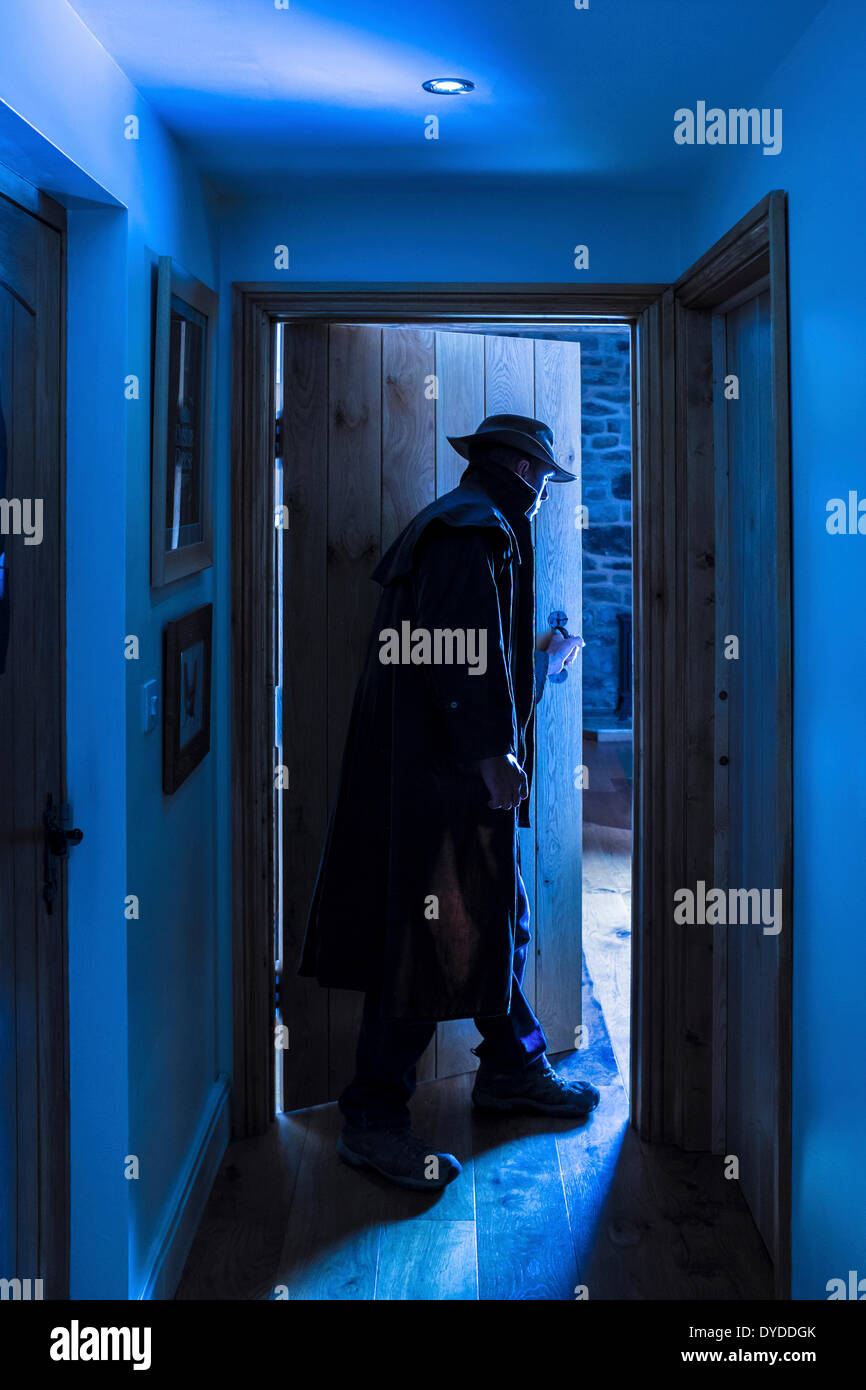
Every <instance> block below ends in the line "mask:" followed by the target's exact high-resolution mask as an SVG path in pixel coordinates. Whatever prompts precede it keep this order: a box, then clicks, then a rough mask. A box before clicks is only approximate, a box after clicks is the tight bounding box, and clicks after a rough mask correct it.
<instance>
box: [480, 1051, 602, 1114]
mask: <svg viewBox="0 0 866 1390" xmlns="http://www.w3.org/2000/svg"><path fill="white" fill-rule="evenodd" d="M599 1099H600V1097H599V1093H598V1091H597V1090H596V1089H595V1087H594V1086H590V1084H589V1082H588V1081H566V1079H565V1077H563V1076H559V1075H558V1074H557V1073H556V1072H555V1071H554V1069H553V1067H552V1066H551V1065H550V1063H549V1062H548V1060H547V1058H546V1057H539V1058H538V1060H537V1061H535V1062H532V1063H531V1064H530V1065H529V1066H528V1067H523V1068H522V1069H521V1070H520V1071H518V1072H511V1073H510V1074H508V1075H503V1074H501V1073H496V1072H492V1071H490V1070H489V1069H488V1068H487V1067H485V1066H484V1064H483V1063H482V1065H481V1066H480V1067H479V1068H478V1074H477V1076H476V1078H475V1085H474V1086H473V1088H472V1102H473V1104H474V1105H477V1106H478V1108H479V1110H500V1111H514V1110H531V1111H535V1112H537V1113H538V1114H541V1115H561V1116H563V1118H565V1119H582V1118H583V1116H584V1115H588V1114H589V1113H590V1111H591V1110H594V1109H595V1107H596V1106H597V1105H598V1102H599Z"/></svg>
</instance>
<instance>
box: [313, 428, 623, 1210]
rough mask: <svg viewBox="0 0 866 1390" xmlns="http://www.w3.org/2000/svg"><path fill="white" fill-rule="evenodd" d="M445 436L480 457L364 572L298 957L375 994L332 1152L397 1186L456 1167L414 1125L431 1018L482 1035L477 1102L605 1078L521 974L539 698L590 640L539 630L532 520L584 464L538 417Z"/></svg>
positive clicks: (552, 1099) (339, 984)
mask: <svg viewBox="0 0 866 1390" xmlns="http://www.w3.org/2000/svg"><path fill="white" fill-rule="evenodd" d="M450 443H451V444H452V445H453V446H454V448H456V449H457V450H458V452H459V453H460V454H461V455H462V456H463V457H465V458H467V459H468V460H469V467H468V468H467V469H466V471H465V472H464V474H463V476H462V478H461V479H460V484H459V486H458V487H456V488H454V489H453V491H451V492H449V493H447V494H446V495H445V496H443V497H440V498H438V499H437V500H436V501H435V502H433V503H431V504H430V506H428V507H426V508H425V509H424V510H423V511H422V512H420V513H419V515H418V516H416V517H415V519H414V520H413V521H411V522H410V523H409V525H408V526H407V527H406V528H405V530H404V531H403V532H402V533H401V535H399V536H398V537H397V539H396V540H395V541H394V543H393V545H392V546H391V547H390V549H389V550H388V552H387V554H386V555H385V556H384V557H383V558H382V560H381V562H380V563H379V565H378V567H377V568H376V570H375V571H374V574H373V578H374V580H375V581H376V582H377V583H379V584H380V585H381V586H382V595H381V598H380V601H379V606H378V609H377V612H376V616H375V619H374V622H373V629H372V633H371V637H370V643H369V647H368V650H367V656H366V660H365V664H364V668H363V671H362V673H361V678H360V681H359V683H358V688H357V691H356V694H355V701H354V705H353V709H352V715H351V719H350V724H349V730H348V734H347V739H346V748H345V753H344V756H343V765H342V770H341V774H340V784H339V791H338V795H337V801H336V805H335V807H334V810H333V812H332V815H331V820H330V824H329V827H328V835H327V840H326V843H325V849H324V853H323V856H322V862H321V865H320V867H319V873H318V877H317V880H316V887H315V892H314V896H313V903H312V906H311V909H310V916H309V921H308V924H307V933H306V939H305V942H304V949H303V954H302V959H301V965H300V973H301V974H302V975H311V976H314V977H315V978H316V979H317V980H318V981H319V983H320V984H322V985H325V986H329V987H332V988H344V989H355V990H363V991H364V992H365V996H366V997H365V1003H364V1015H363V1021H362V1025H361V1031H360V1036H359V1040H358V1056H357V1071H356V1075H355V1078H354V1080H353V1081H352V1082H351V1084H350V1085H349V1086H348V1087H347V1088H346V1090H345V1091H344V1092H343V1094H342V1095H341V1097H340V1102H339V1104H340V1109H341V1110H342V1112H343V1115H344V1118H345V1122H346V1124H345V1128H344V1131H343V1134H342V1135H341V1137H340V1140H339V1142H338V1152H339V1154H340V1156H341V1157H342V1158H343V1159H344V1160H345V1161H347V1162H349V1163H352V1164H355V1165H356V1166H368V1167H372V1168H375V1169H377V1170H378V1171H379V1172H381V1173H384V1174H385V1176H387V1177H389V1178H391V1179H392V1180H393V1181H394V1182H398V1183H400V1184H402V1185H403V1186H409V1187H420V1188H423V1189H426V1188H429V1187H440V1186H443V1185H444V1184H445V1183H446V1182H449V1181H451V1179H452V1178H454V1177H456V1176H457V1175H458V1174H459V1172H460V1171H461V1169H460V1164H459V1163H458V1161H457V1159H456V1158H454V1156H453V1155H451V1154H444V1153H435V1152H431V1151H430V1148H429V1145H426V1144H424V1143H423V1142H422V1140H421V1139H419V1138H418V1137H417V1136H416V1135H415V1134H414V1133H413V1132H412V1130H411V1128H410V1120H409V1111H408V1104H407V1103H408V1101H409V1099H410V1097H411V1096H412V1094H413V1091H414V1089H415V1064H416V1062H417V1061H418V1058H419V1057H420V1056H421V1054H422V1052H423V1051H424V1049H425V1048H426V1047H427V1045H428V1043H429V1042H430V1040H431V1038H432V1036H433V1033H434V1031H435V1026H436V1023H437V1021H440V1020H444V1019H452V1018H472V1019H474V1020H475V1024H476V1027H477V1028H478V1030H479V1032H480V1033H481V1035H482V1042H481V1044H480V1046H479V1047H478V1048H476V1049H475V1051H476V1053H477V1055H478V1057H479V1058H480V1067H479V1070H478V1074H477V1077H476V1081H475V1086H474V1089H473V1101H474V1103H475V1104H476V1105H477V1106H479V1107H481V1108H484V1109H489V1110H499V1111H503V1112H508V1111H511V1110H514V1109H517V1108H519V1109H528V1110H533V1111H535V1112H538V1113H543V1114H556V1115H563V1116H584V1115H586V1114H587V1113H588V1112H589V1111H590V1110H591V1109H592V1108H593V1107H594V1106H595V1105H596V1104H597V1103H598V1092H597V1091H596V1090H594V1088H593V1087H591V1086H589V1085H588V1084H587V1083H584V1082H571V1083H569V1082H566V1081H564V1080H563V1079H562V1078H561V1077H559V1076H557V1074H556V1072H555V1071H554V1070H553V1068H552V1067H551V1066H550V1063H549V1062H548V1061H547V1059H546V1057H545V1049H546V1045H547V1044H546V1040H545V1037H544V1033H543V1031H542V1028H541V1024H540V1023H539V1021H538V1019H537V1018H536V1017H535V1014H534V1013H533V1011H532V1009H531V1007H530V1005H529V1003H528V1001H527V1000H526V998H525V996H524V994H523V991H522V988H521V985H522V980H523V973H524V967H525V962H526V949H527V944H528V942H529V929H528V923H529V909H528V903H527V898H526V891H525V889H524V885H523V881H522V879H521V877H520V869H519V850H518V834H517V831H518V826H528V825H529V818H528V814H527V803H526V798H527V796H528V792H529V780H530V777H531V771H532V746H531V742H532V712H533V707H534V704H535V703H536V701H537V700H538V699H539V698H540V697H541V693H542V691H543V688H544V683H545V679H546V675H547V674H551V675H552V674H555V673H556V672H558V671H560V670H562V669H563V668H564V667H565V666H567V665H568V664H569V663H570V662H571V661H572V660H573V659H574V657H575V656H576V654H577V652H578V650H579V649H580V647H581V646H582V645H583V641H582V639H581V638H579V637H578V638H574V637H566V636H563V635H562V634H560V633H547V634H544V635H543V636H542V637H541V638H539V640H538V642H537V643H536V641H535V638H534V615H533V602H534V600H533V588H534V586H533V566H534V558H533V552H532V530H531V526H530V519H531V517H532V516H533V515H534V514H535V512H536V511H537V509H538V507H539V506H540V505H541V503H542V501H543V500H544V499H545V498H546V497H547V495H548V494H547V484H548V480H552V481H556V482H568V481H571V480H573V476H574V475H573V474H571V473H568V472H567V471H566V470H565V469H564V468H561V467H560V466H559V465H558V464H557V462H556V460H555V458H554V455H553V436H552V433H551V431H550V429H549V427H548V426H547V425H545V424H543V423H542V422H541V421H539V420H533V419H529V418H527V417H524V416H516V415H495V416H489V417H488V418H487V419H486V420H484V421H483V422H482V423H481V425H480V426H479V427H478V430H477V431H476V433H475V434H474V435H469V436H464V437H461V438H453V439H451V440H450Z"/></svg>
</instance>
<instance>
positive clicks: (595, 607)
mask: <svg viewBox="0 0 866 1390" xmlns="http://www.w3.org/2000/svg"><path fill="white" fill-rule="evenodd" d="M575 336H577V337H578V338H579V341H580V348H581V354H580V356H581V388H582V389H581V394H582V414H583V435H582V452H583V462H582V474H583V491H582V501H583V503H584V505H585V507H586V508H587V511H588V524H587V529H586V530H585V531H584V533H583V636H584V639H585V641H586V647H585V648H584V651H583V657H582V660H583V707H584V712H585V714H586V715H587V716H589V717H590V718H589V720H588V722H589V724H590V727H591V725H592V722H593V721H592V719H591V716H592V715H593V714H608V713H612V712H613V711H614V709H615V706H616V700H617V693H618V690H619V640H620V639H619V623H618V621H617V616H616V615H617V613H630V612H631V382H630V368H629V330H628V329H627V328H620V327H608V326H603V327H592V328H588V329H587V330H586V331H584V330H583V329H582V328H581V329H580V331H579V333H578V334H576V335H575Z"/></svg>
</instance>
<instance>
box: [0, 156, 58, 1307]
mask: <svg viewBox="0 0 866 1390" xmlns="http://www.w3.org/2000/svg"><path fill="white" fill-rule="evenodd" d="M0 194H2V195H3V196H4V197H5V198H7V199H8V200H9V201H10V202H11V203H14V204H16V205H17V206H18V207H19V208H21V209H22V210H23V211H24V212H26V213H29V214H30V216H31V217H35V218H38V219H39V221H41V222H44V223H45V224H46V225H47V226H49V227H51V228H52V230H53V231H55V232H57V233H58V234H59V236H60V284H59V300H60V302H59V305H58V317H59V323H58V330H59V331H58V342H57V353H58V361H57V393H58V437H57V497H58V503H59V507H60V517H59V524H58V535H59V542H60V544H59V554H58V557H57V563H58V575H57V581H58V604H59V636H60V655H59V661H60V671H59V681H58V685H59V699H60V710H59V712H58V719H59V748H60V779H61V780H60V785H59V786H58V787H56V788H55V789H54V790H55V792H56V793H57V794H58V795H59V799H60V801H65V800H66V799H67V794H68V792H67V786H66V522H65V517H66V297H67V272H66V231H67V229H66V209H65V208H64V207H62V206H61V205H60V203H58V202H56V201H55V200H54V199H53V198H51V197H50V196H49V195H48V194H47V193H43V192H42V190H41V189H39V188H36V187H35V186H34V185H33V184H31V183H29V182H28V181H27V180H26V179H23V178H21V177H20V176H19V175H18V174H16V173H15V171H14V170H12V169H10V168H9V167H8V166H7V165H5V164H2V163H0ZM38 833H39V835H40V843H41V835H42V827H41V826H40V827H39V828H38ZM57 879H58V884H57V887H58V892H57V898H56V900H55V904H54V909H55V910H54V914H53V916H52V928H51V934H50V940H49V939H46V935H47V934H43V939H42V940H41V941H40V942H39V944H38V957H37V971H38V980H37V989H38V991H39V1012H40V1016H41V1022H40V1026H39V1034H38V1035H39V1043H38V1047H39V1057H38V1071H39V1080H38V1092H39V1094H38V1097H37V1100H36V1104H37V1106H38V1109H39V1113H40V1116H42V1115H50V1116H51V1119H52V1127H51V1133H50V1135H43V1134H42V1133H41V1132H40V1140H39V1144H38V1153H37V1156H36V1161H37V1166H38V1174H37V1179H36V1182H37V1186H38V1192H39V1199H38V1200H39V1207H38V1223H39V1232H38V1243H39V1269H38V1270H33V1271H32V1276H33V1277H42V1278H43V1279H44V1290H43V1293H44V1296H45V1298H49V1299H65V1298H68V1296H69V1247H70V1155H69V970H68V959H69V952H68V936H67V918H68V911H67V908H68V898H67V883H66V865H65V863H64V862H63V861H62V860H58V861H57ZM58 1067H59V1073H58ZM12 1273H13V1272H12V1271H10V1272H9V1277H12ZM23 1277H25V1278H26V1277H29V1276H27V1275H26V1274H24V1275H23Z"/></svg>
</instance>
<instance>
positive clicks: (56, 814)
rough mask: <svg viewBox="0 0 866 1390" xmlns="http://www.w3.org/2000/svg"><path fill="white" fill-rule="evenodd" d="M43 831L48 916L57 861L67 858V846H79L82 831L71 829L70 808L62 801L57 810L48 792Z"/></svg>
mask: <svg viewBox="0 0 866 1390" xmlns="http://www.w3.org/2000/svg"><path fill="white" fill-rule="evenodd" d="M42 825H43V828H44V830H45V873H44V877H43V882H42V897H43V899H44V901H45V906H46V908H47V909H48V912H49V914H50V913H52V912H53V911H54V899H55V898H56V897H57V860H58V859H68V858H69V846H70V845H80V844H81V841H82V840H83V839H84V831H83V830H77V829H73V827H72V807H71V806H70V804H69V802H68V801H63V802H61V804H60V807H59V809H58V808H57V807H56V806H55V805H54V797H53V796H52V795H51V793H50V792H49V793H48V795H47V797H46V798H45V810H44V811H43V813H42Z"/></svg>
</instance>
